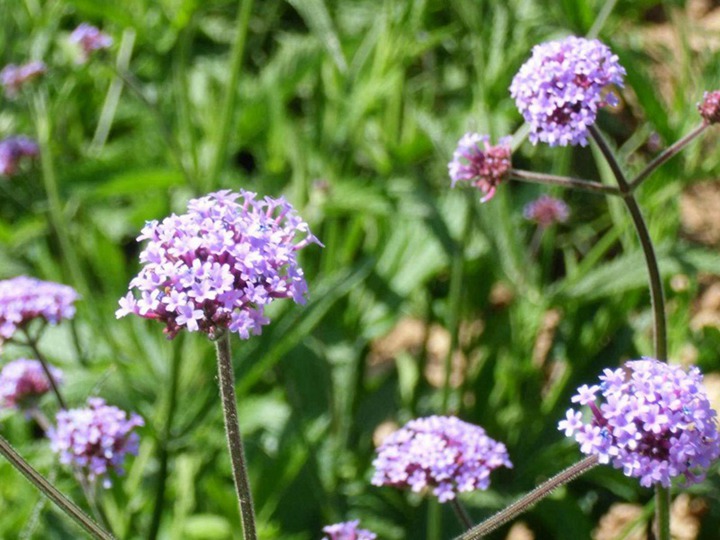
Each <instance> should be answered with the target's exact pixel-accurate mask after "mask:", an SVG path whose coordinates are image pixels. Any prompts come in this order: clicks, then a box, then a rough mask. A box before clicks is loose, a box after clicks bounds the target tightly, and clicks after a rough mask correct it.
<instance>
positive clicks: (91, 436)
mask: <svg viewBox="0 0 720 540" xmlns="http://www.w3.org/2000/svg"><path fill="white" fill-rule="evenodd" d="M144 424H145V422H144V421H143V419H142V418H140V417H139V416H138V415H137V414H130V415H128V413H126V412H125V411H123V410H121V409H118V408H117V407H114V406H112V405H106V404H105V401H104V400H103V399H101V398H90V399H88V406H87V407H86V408H83V409H69V410H67V411H60V412H59V413H58V414H57V426H55V427H52V428H50V430H49V431H48V437H50V446H51V448H52V450H53V451H54V452H56V453H57V454H59V455H60V462H61V463H63V464H64V465H73V466H74V467H77V468H79V469H80V470H81V471H82V472H83V474H85V475H86V476H87V478H88V480H90V481H91V482H95V481H96V480H101V481H102V484H103V486H104V487H106V488H107V487H110V486H111V485H112V483H111V481H110V478H109V476H108V475H109V474H110V473H111V472H113V473H115V474H118V475H122V474H124V470H123V463H124V461H125V456H126V455H127V454H132V455H137V451H138V443H139V440H140V438H139V436H138V434H137V433H135V432H134V429H135V428H136V427H139V426H142V425H144Z"/></svg>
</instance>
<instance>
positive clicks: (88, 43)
mask: <svg viewBox="0 0 720 540" xmlns="http://www.w3.org/2000/svg"><path fill="white" fill-rule="evenodd" d="M70 43H74V44H76V45H79V47H80V62H81V63H85V62H87V61H88V59H89V58H90V55H91V54H92V53H93V52H95V51H99V50H101V49H108V48H109V47H111V46H112V44H113V40H112V38H111V37H110V36H108V35H107V34H105V33H103V32H101V31H100V30H99V29H98V28H96V27H94V26H92V25H90V24H87V23H81V24H80V26H78V27H77V28H76V29H75V30H73V32H72V34H70Z"/></svg>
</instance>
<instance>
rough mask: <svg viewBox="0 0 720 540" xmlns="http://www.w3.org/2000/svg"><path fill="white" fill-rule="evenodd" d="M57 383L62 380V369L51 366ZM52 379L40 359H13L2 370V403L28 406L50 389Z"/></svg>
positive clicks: (0, 401) (12, 405) (0, 380)
mask: <svg viewBox="0 0 720 540" xmlns="http://www.w3.org/2000/svg"><path fill="white" fill-rule="evenodd" d="M49 369H50V373H51V374H52V376H53V379H54V380H55V382H56V383H59V382H61V381H62V371H60V370H59V369H57V368H55V367H53V366H49ZM50 388H51V386H50V381H48V378H47V375H46V374H45V371H44V370H43V368H42V365H41V364H40V362H39V361H38V360H27V359H25V358H20V359H18V360H13V361H12V362H10V363H9V364H7V365H6V366H5V367H3V369H2V371H0V405H2V406H3V407H8V408H18V409H22V408H26V407H32V406H34V405H35V404H36V403H37V401H38V400H39V399H40V398H41V397H42V396H43V395H44V394H46V393H47V392H49V391H50Z"/></svg>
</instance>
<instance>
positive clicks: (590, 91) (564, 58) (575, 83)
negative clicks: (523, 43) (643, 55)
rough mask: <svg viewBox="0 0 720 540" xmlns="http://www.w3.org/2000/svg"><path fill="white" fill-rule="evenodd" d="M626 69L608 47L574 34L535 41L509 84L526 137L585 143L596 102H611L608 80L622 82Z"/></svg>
mask: <svg viewBox="0 0 720 540" xmlns="http://www.w3.org/2000/svg"><path fill="white" fill-rule="evenodd" d="M624 76H625V69H624V68H623V67H622V66H621V65H620V64H619V63H618V57H617V56H616V55H614V54H612V52H611V51H610V48H609V47H607V46H606V45H604V44H603V43H601V42H600V41H598V40H596V39H585V38H579V37H575V36H570V37H567V38H565V39H563V40H560V41H550V42H548V43H542V44H540V45H536V46H535V47H534V48H533V53H532V57H531V58H530V59H529V60H528V61H527V62H525V64H523V65H522V67H521V68H520V71H518V73H517V75H515V78H514V79H513V81H512V84H511V85H510V94H511V95H512V97H513V98H514V99H515V103H516V104H517V107H518V109H519V110H520V112H521V113H522V115H523V117H524V118H525V120H526V121H527V122H528V123H529V124H530V128H531V131H530V141H531V142H532V143H533V144H536V143H537V142H538V141H542V142H546V143H548V144H549V145H550V146H557V145H560V146H567V145H568V144H571V145H577V144H580V145H582V146H585V145H586V144H587V134H588V132H587V128H588V126H591V125H593V124H594V123H595V119H596V117H597V112H598V109H599V108H600V107H604V106H606V105H616V104H617V98H616V96H615V95H614V94H613V93H612V92H609V93H606V88H607V86H608V85H611V84H616V85H618V86H620V87H622V86H623V77H624Z"/></svg>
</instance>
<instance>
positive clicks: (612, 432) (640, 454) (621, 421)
mask: <svg viewBox="0 0 720 540" xmlns="http://www.w3.org/2000/svg"><path fill="white" fill-rule="evenodd" d="M600 381H601V384H600V385H599V387H597V386H593V387H591V388H590V389H588V387H587V386H586V385H583V386H582V387H581V388H580V391H579V393H578V398H579V399H577V400H576V399H573V401H580V402H581V403H586V404H587V405H589V407H590V410H591V411H592V419H591V420H590V421H588V422H585V423H583V422H582V415H581V413H580V412H578V411H575V410H574V409H570V410H568V411H567V414H566V419H565V420H562V421H561V422H560V423H559V424H558V428H559V429H560V430H562V431H565V434H566V435H567V436H571V437H574V438H575V440H576V441H577V442H578V444H580V451H581V452H583V453H584V454H588V455H591V454H592V455H596V456H598V459H599V461H600V463H612V465H613V467H615V468H616V469H623V471H624V473H625V474H626V475H627V476H632V477H635V478H639V479H640V484H641V485H643V486H645V487H649V486H651V485H652V484H658V483H659V484H661V485H662V486H664V487H669V486H670V484H671V481H672V479H673V478H676V477H684V479H685V481H686V483H687V484H693V483H696V482H699V481H701V480H702V479H703V478H704V472H703V471H704V469H707V468H708V467H709V466H710V464H711V463H712V462H713V461H715V460H716V459H717V458H718V457H719V456H720V437H719V436H718V428H717V420H716V413H715V411H714V410H713V409H712V408H711V407H710V402H709V401H708V398H707V395H706V393H705V390H704V389H703V387H702V374H701V373H700V370H699V369H698V368H696V367H692V368H690V369H689V370H688V371H687V372H686V371H685V370H683V369H682V368H681V367H680V366H673V365H669V364H666V363H665V362H659V361H657V360H653V359H650V358H646V359H643V360H633V361H631V362H627V363H626V364H625V369H616V370H610V369H606V370H605V371H604V372H603V375H601V376H600ZM595 388H597V389H598V390H599V392H600V395H599V396H598V399H599V400H600V403H599V406H598V403H596V401H595V400H594V399H592V400H591V399H590V398H591V397H592V395H593V394H594V393H595V392H593V391H592V390H593V389H595Z"/></svg>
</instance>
